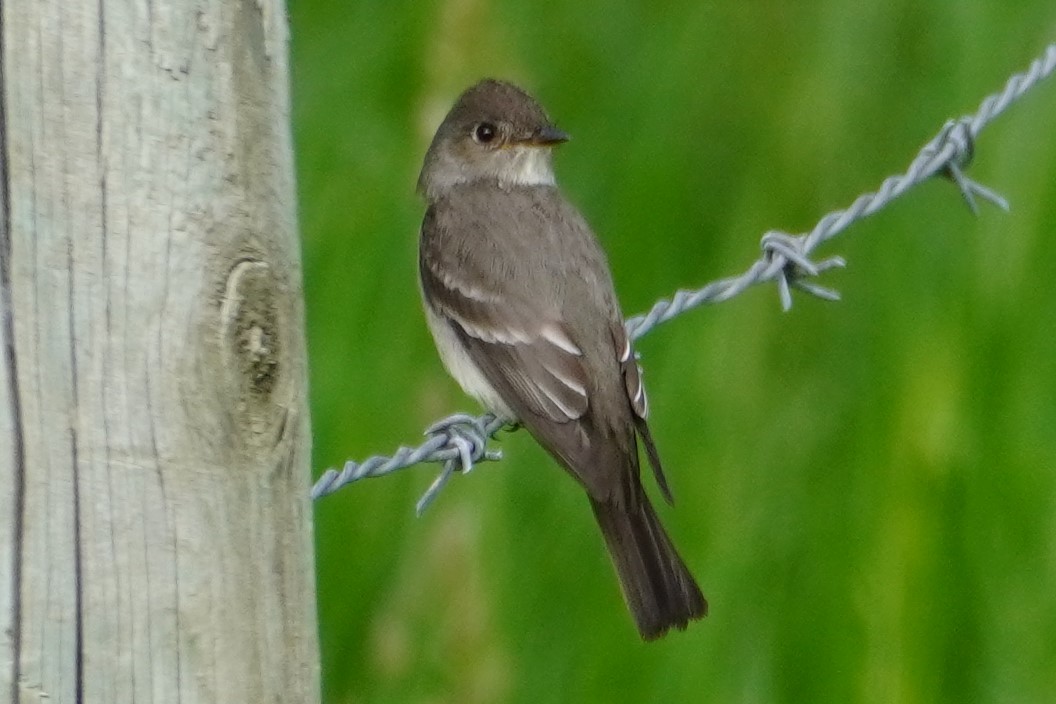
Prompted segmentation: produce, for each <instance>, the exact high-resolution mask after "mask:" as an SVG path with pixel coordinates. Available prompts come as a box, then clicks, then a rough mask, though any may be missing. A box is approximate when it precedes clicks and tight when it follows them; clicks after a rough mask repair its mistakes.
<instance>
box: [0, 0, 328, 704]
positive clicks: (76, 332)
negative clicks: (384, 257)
mask: <svg viewBox="0 0 1056 704" xmlns="http://www.w3.org/2000/svg"><path fill="white" fill-rule="evenodd" d="M0 70H2V73H0V182H2V184H0V311H2V316H0V701H5V700H6V701H12V702H30V701H32V702H36V701H38V700H39V701H48V702H50V703H52V704H57V703H59V702H102V703H105V704H111V703H122V702H133V701H135V702H147V701H150V702H182V703H183V704H190V703H195V702H253V703H254V704H259V703H263V702H308V703H310V704H311V703H316V702H318V701H319V672H318V669H319V665H318V641H317V636H316V617H315V582H314V561H313V544H312V535H311V506H310V503H309V501H308V481H309V473H308V462H309V454H310V434H309V429H308V411H307V393H306V392H307V389H306V364H305V345H304V316H303V303H302V287H301V269H300V254H299V244H298V240H297V226H296V204H295V189H294V178H293V156H292V146H291V136H290V125H289V119H290V106H289V91H288V65H287V27H286V14H285V5H284V4H283V3H282V2H281V1H279V0H198V1H196V2H193V3H192V2H182V1H177V0H149V1H147V2H133V1H132V0H97V2H90V3H88V2H81V1H80V0H73V1H71V0H4V1H3V2H2V3H0Z"/></svg>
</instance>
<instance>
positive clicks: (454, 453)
mask: <svg viewBox="0 0 1056 704" xmlns="http://www.w3.org/2000/svg"><path fill="white" fill-rule="evenodd" d="M1054 70H1056V44H1050V45H1049V46H1048V47H1047V48H1046V49H1045V52H1044V53H1043V54H1042V55H1041V56H1040V57H1038V58H1037V59H1035V60H1034V62H1033V63H1031V64H1030V66H1029V67H1028V68H1027V70H1026V71H1024V72H1022V73H1018V74H1016V75H1014V76H1012V77H1011V78H1009V79H1008V81H1007V82H1006V83H1005V86H1004V88H1003V89H1002V90H1001V91H1000V92H998V93H994V94H993V95H990V96H988V97H987V98H986V99H985V100H983V102H982V103H981V104H980V105H979V109H978V110H977V111H976V112H975V113H974V114H972V115H967V116H965V117H962V118H960V119H958V120H950V121H948V122H947V123H946V124H945V125H944V126H943V127H942V129H941V130H940V131H939V133H938V134H937V135H935V137H934V138H933V139H932V140H931V141H930V142H928V143H927V144H925V145H924V147H923V148H921V150H920V152H919V153H918V154H917V156H916V157H915V158H914V159H913V161H912V163H910V165H909V168H907V169H906V171H905V173H902V174H898V175H895V176H891V177H889V178H887V179H885V180H884V182H883V183H881V184H880V188H879V189H877V190H876V192H874V193H865V194H862V195H861V196H859V197H858V198H857V199H856V200H855V201H854V202H853V203H852V204H851V205H850V207H848V208H846V209H843V210H834V211H832V212H831V213H829V214H828V215H826V216H825V217H823V218H822V219H821V220H819V221H818V224H817V225H815V226H814V229H813V230H811V231H810V232H809V233H807V234H804V235H796V236H794V235H790V234H787V233H783V232H776V231H771V232H768V233H766V234H765V235H763V238H762V241H761V243H760V244H761V247H762V254H761V256H760V257H759V259H757V260H756V261H755V262H754V263H753V264H752V265H751V266H750V267H748V269H747V270H746V271H744V273H742V274H740V275H738V276H732V277H729V278H725V279H719V280H718V281H714V282H712V283H709V284H708V285H706V286H704V287H702V288H699V289H695V290H691V291H686V290H679V291H676V292H675V294H674V295H673V296H672V297H671V298H670V299H661V300H659V301H657V302H656V303H655V304H654V305H653V307H652V308H651V309H650V310H649V312H648V313H646V314H644V315H639V316H635V317H633V318H629V319H628V320H627V321H626V323H625V324H626V326H627V332H628V334H629V335H630V337H631V338H632V339H634V340H637V339H638V338H640V337H642V336H644V335H645V334H646V333H648V332H649V331H650V330H652V329H653V328H655V327H656V326H657V325H659V324H660V323H664V322H667V321H668V320H671V319H672V318H674V317H676V316H678V315H681V314H682V313H685V312H686V311H688V310H691V309H693V308H696V307H697V306H700V305H703V304H705V303H719V302H721V301H727V300H729V299H731V298H733V297H734V296H736V295H738V294H739V293H741V292H742V291H744V290H746V289H748V288H749V287H752V286H755V285H757V284H761V283H766V282H770V281H776V282H777V285H778V292H779V295H780V298H781V305H782V307H783V308H784V310H786V311H787V310H788V309H790V308H791V307H792V289H798V290H801V291H803V292H805V293H808V294H810V295H813V296H817V297H820V298H823V299H826V300H832V301H835V300H839V293H838V292H836V291H834V290H832V289H830V288H826V287H824V286H822V285H820V284H818V283H817V281H816V280H815V279H817V277H818V275H820V274H822V273H823V272H825V271H827V270H829V269H832V268H835V267H841V266H843V265H844V261H843V259H842V258H840V257H829V258H827V259H822V260H820V261H817V262H815V261H813V260H812V259H811V258H810V255H811V254H812V253H813V252H814V250H815V249H817V248H818V247H819V246H820V245H821V244H823V243H824V242H827V241H828V240H830V239H832V238H833V237H835V236H836V235H838V234H840V233H841V232H843V231H844V230H846V229H847V228H848V227H850V225H851V224H853V223H855V222H857V221H858V220H861V219H862V218H865V217H867V216H869V215H872V214H873V213H875V212H877V211H878V210H880V209H881V208H883V207H884V206H886V205H887V204H888V203H890V202H891V201H893V200H894V199H895V198H898V197H899V196H901V195H902V194H903V193H905V192H906V191H908V190H909V189H910V188H912V187H913V186H916V185H917V184H919V183H922V182H923V181H926V180H928V179H930V178H931V177H932V176H935V175H937V174H941V175H943V176H946V177H948V178H949V179H950V180H952V181H953V182H954V183H955V184H956V186H957V188H958V189H959V190H960V192H961V195H962V196H963V198H964V200H965V202H966V203H967V204H968V207H969V208H971V210H972V212H978V204H977V198H979V199H982V200H985V201H988V202H990V203H992V204H994V205H996V206H998V207H1000V208H1002V209H1004V210H1008V203H1007V202H1006V201H1005V199H1004V198H1002V197H1001V196H1000V195H998V194H997V193H995V192H994V191H992V190H990V189H989V188H987V187H985V186H983V185H981V184H979V183H976V182H975V181H973V180H971V179H969V178H968V177H967V176H966V175H965V173H964V170H965V168H967V166H968V164H969V162H970V161H971V159H972V155H973V152H974V149H975V142H976V138H977V137H978V135H979V133H980V132H981V131H982V130H983V128H984V127H986V126H987V125H988V124H989V123H990V122H991V121H992V120H993V119H994V118H995V117H997V116H998V115H1000V114H1001V113H1003V112H1004V111H1005V110H1006V109H1008V107H1009V106H1010V105H1012V103H1014V102H1015V101H1016V100H1018V99H1019V98H1021V97H1022V96H1023V95H1024V94H1025V93H1027V91H1029V90H1030V89H1032V88H1033V87H1034V86H1036V85H1037V84H1038V83H1039V82H1040V81H1041V80H1042V79H1044V78H1046V77H1048V76H1049V75H1050V74H1052V73H1053V71H1054ZM503 425H504V424H503V422H502V421H501V420H499V419H497V418H496V417H495V416H493V415H491V414H485V415H483V416H471V415H467V414H464V413H459V414H455V415H452V416H449V417H447V418H444V419H443V420H440V421H438V422H437V423H434V424H433V425H431V426H430V427H429V428H427V429H426V431H425V435H426V437H427V438H428V439H427V440H426V441H425V442H424V443H422V444H421V445H419V446H418V447H414V448H410V447H400V448H398V449H397V450H396V452H394V453H393V454H392V455H390V456H382V455H376V456H374V457H370V458H369V459H366V460H364V461H362V462H355V461H351V460H350V461H348V462H346V463H345V465H344V467H343V468H342V469H341V470H340V471H338V470H335V469H328V470H326V472H324V473H323V474H322V476H320V477H319V479H318V481H316V483H315V486H314V487H312V498H313V499H318V498H320V497H322V496H326V495H328V494H332V493H333V492H335V491H337V490H338V489H341V488H342V487H344V486H347V485H348V484H351V483H353V482H357V481H359V480H361V479H366V478H368V477H381V476H385V475H387V474H391V473H392V472H395V471H397V470H400V469H405V468H407V467H411V466H414V465H417V464H420V463H423V462H434V463H442V464H443V469H442V470H441V472H440V474H439V475H438V476H437V477H436V479H435V480H434V481H433V483H432V484H431V485H430V487H429V488H428V489H427V490H426V492H425V493H424V494H423V495H422V498H421V499H419V501H418V504H417V506H416V510H417V512H418V513H419V514H421V513H422V511H424V510H425V509H426V507H428V505H429V504H430V503H431V502H432V500H433V499H434V498H435V497H436V495H437V494H438V493H439V492H440V490H441V489H442V488H443V487H444V485H445V484H446V483H447V481H448V480H449V479H450V478H451V476H452V475H453V474H454V473H455V472H456V471H461V472H462V473H465V472H468V471H470V470H471V469H472V468H473V467H474V466H475V465H476V464H479V463H481V462H484V461H489V460H492V461H493V460H498V459H500V457H501V453H499V452H498V451H494V450H489V449H488V447H487V445H488V441H489V440H490V439H491V438H493V437H494V436H495V435H496V434H497V433H498V432H499V430H501V429H502V427H503Z"/></svg>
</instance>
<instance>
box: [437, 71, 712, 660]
mask: <svg viewBox="0 0 1056 704" xmlns="http://www.w3.org/2000/svg"><path fill="white" fill-rule="evenodd" d="M568 139H569V136H568V134H567V133H565V132H564V131H562V130H560V129H559V128H558V127H557V126H556V124H555V123H554V122H552V121H551V120H550V118H549V116H548V115H547V113H546V111H545V110H544V109H543V107H542V106H541V105H540V104H539V102H538V101H536V99H535V98H533V97H532V96H531V95H529V94H528V93H527V92H525V91H524V90H523V89H521V88H519V87H517V86H516V85H514V84H513V83H510V82H507V81H503V80H497V79H485V80H482V81H480V82H478V83H476V84H475V85H473V86H471V87H470V88H468V89H467V90H465V91H464V92H463V93H462V94H461V96H460V97H459V98H458V99H457V101H456V102H455V104H454V106H453V107H452V108H451V110H450V112H448V114H447V116H446V117H445V118H444V120H443V121H442V123H441V124H440V126H439V127H438V128H437V131H436V134H435V136H434V138H433V140H432V142H431V144H430V146H429V148H428V150H427V152H426V155H425V158H424V162H423V165H422V170H421V173H420V176H419V179H418V192H419V193H420V194H421V195H422V196H424V199H425V201H426V212H425V215H424V218H423V222H422V226H421V230H420V238H419V250H418V273H419V283H420V288H421V293H422V301H423V307H424V310H425V317H426V321H427V323H428V326H429V329H430V331H431V333H432V335H433V338H434V341H435V343H436V347H437V350H438V352H439V355H440V358H441V361H442V362H443V364H444V366H445V368H446V369H447V371H448V372H449V373H450V374H451V376H453V377H454V379H455V380H456V381H457V382H458V383H459V385H460V386H461V387H462V389H463V390H464V391H465V392H466V393H467V394H468V395H470V396H472V397H474V398H475V399H476V400H478V401H479V402H480V403H481V404H482V405H483V406H484V407H485V408H486V409H488V410H489V411H490V412H491V413H493V414H495V415H496V416H498V417H499V418H501V419H503V420H504V421H506V422H508V423H510V424H511V425H519V426H521V427H523V428H525V429H527V431H528V432H529V433H530V434H531V435H532V436H533V437H534V438H535V440H536V441H537V442H538V443H539V444H540V445H541V446H542V447H543V448H544V449H545V450H546V451H547V452H548V453H549V454H550V455H551V456H552V457H553V458H554V459H555V460H556V461H557V463H558V464H559V465H560V466H561V467H563V468H564V469H565V470H567V472H568V473H569V474H570V475H571V476H572V477H573V478H574V479H575V480H577V481H578V483H579V484H580V485H581V486H582V488H583V489H584V490H585V491H586V494H587V498H588V500H589V503H590V507H591V509H592V511H593V514H594V518H595V520H596V522H597V524H598V527H599V528H600V530H601V534H602V536H603V538H604V542H605V545H606V547H607V549H608V552H609V555H610V556H611V558H612V563H613V566H614V568H615V572H616V575H617V577H618V580H619V584H620V587H621V591H622V594H623V597H624V600H625V602H626V604H627V607H628V609H629V611H630V613H631V615H632V617H633V619H634V622H635V625H636V626H637V629H638V631H639V633H640V635H641V637H642V638H643V639H644V640H653V639H656V638H659V637H660V636H662V635H664V634H665V633H667V632H668V631H669V630H670V629H671V628H678V629H685V628H686V626H687V625H688V624H689V622H690V621H692V620H694V619H698V618H701V617H703V616H705V615H706V614H707V611H708V603H707V601H706V600H705V598H704V595H703V594H702V592H701V589H700V587H699V586H698V584H697V582H696V580H695V579H694V577H693V575H692V574H691V573H690V571H689V569H688V568H687V567H686V564H685V562H684V561H683V560H682V558H681V557H680V556H679V554H678V552H677V551H676V549H675V547H674V545H673V544H672V542H671V539H670V538H669V537H668V535H667V532H666V531H665V530H664V527H663V526H662V524H661V522H660V519H659V516H658V515H657V513H656V510H655V508H654V507H653V504H652V503H651V501H650V499H649V496H648V495H647V494H646V491H645V489H644V487H643V484H642V480H641V470H640V467H641V460H640V455H639V448H638V442H639V441H640V442H641V443H642V445H644V448H645V455H646V457H647V458H648V461H649V464H650V466H651V467H652V470H653V474H654V476H655V479H656V483H657V485H658V487H659V490H660V492H661V494H662V495H663V496H664V498H665V499H666V500H667V501H668V503H673V499H672V495H671V490H670V488H669V485H668V482H667V479H666V477H665V475H664V470H663V468H662V465H661V462H660V456H659V453H658V451H657V448H656V444H655V442H654V441H653V437H652V435H651V433H650V430H649V425H648V423H647V420H646V419H647V416H648V400H647V397H646V393H645V387H644V385H643V382H642V371H641V368H640V367H639V365H638V359H637V356H636V354H635V352H634V348H633V345H632V342H631V339H630V338H629V336H628V334H627V331H626V329H625V328H624V324H623V315H622V313H621V311H620V306H619V302H618V300H617V297H616V292H615V288H614V286H613V281H612V275H611V273H610V270H609V265H608V262H607V259H606V256H605V253H604V252H603V250H602V247H601V245H600V244H599V242H598V240H597V238H596V237H595V235H594V233H593V231H592V229H591V228H590V226H589V225H588V224H587V222H586V220H585V219H584V217H583V216H582V215H581V214H580V212H579V211H578V210H577V209H576V208H575V207H574V206H573V205H572V204H570V203H569V201H568V200H566V199H565V197H564V196H563V195H562V193H561V191H560V189H559V188H558V186H557V182H556V178H555V174H554V168H553V158H552V153H553V149H554V147H556V146H557V145H559V144H562V143H564V142H566V141H568Z"/></svg>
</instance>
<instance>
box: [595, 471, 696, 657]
mask: <svg viewBox="0 0 1056 704" xmlns="http://www.w3.org/2000/svg"><path fill="white" fill-rule="evenodd" d="M636 483H637V482H636ZM635 489H636V491H634V492H633V493H634V494H636V496H635V497H634V498H633V499H631V500H630V501H620V502H601V501H595V500H594V499H593V498H592V499H591V500H590V505H591V508H593V509H594V517H595V519H597V521H598V526H599V527H600V528H601V533H602V535H604V536H605V544H606V546H608V549H609V555H610V556H611V557H612V564H613V566H614V567H615V568H616V574H617V576H618V577H619V578H620V587H621V588H622V590H623V598H624V600H625V601H626V602H627V608H628V609H630V611H631V614H632V615H633V616H634V621H635V623H636V624H637V626H638V631H639V632H640V633H641V634H642V638H644V639H645V640H653V639H655V638H659V637H660V636H662V635H664V634H665V633H666V632H667V631H668V629H669V628H671V627H672V626H675V627H677V628H679V629H680V630H681V629H684V628H685V627H686V625H687V624H688V623H689V622H690V620H692V619H697V618H701V617H702V616H706V615H707V613H708V602H707V601H706V600H705V599H704V595H703V594H702V593H701V591H700V587H699V586H697V582H696V580H694V579H693V575H692V574H690V573H689V570H688V569H687V568H686V565H685V563H684V562H682V558H681V557H679V556H678V553H677V552H676V551H675V546H674V545H672V544H671V539H670V538H668V537H667V533H666V532H665V531H664V527H663V526H662V525H661V524H660V519H659V518H658V517H657V515H656V511H655V510H654V509H653V506H652V504H651V503H650V502H649V497H648V496H646V494H645V491H644V490H643V489H642V487H641V485H640V484H638V485H637V487H635Z"/></svg>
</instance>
